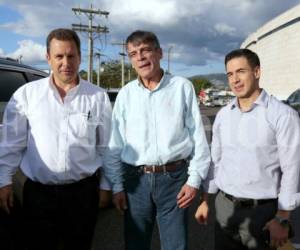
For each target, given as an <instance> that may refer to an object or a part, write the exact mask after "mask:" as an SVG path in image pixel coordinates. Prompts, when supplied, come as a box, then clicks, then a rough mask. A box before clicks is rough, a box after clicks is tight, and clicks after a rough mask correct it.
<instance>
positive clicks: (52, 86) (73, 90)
mask: <svg viewBox="0 0 300 250" xmlns="http://www.w3.org/2000/svg"><path fill="white" fill-rule="evenodd" d="M78 77H79V76H78ZM49 85H50V88H51V89H52V90H53V91H54V92H55V93H56V94H57V95H58V96H60V95H59V92H58V90H57V88H56V86H55V85H54V82H53V74H51V75H50V77H49ZM81 85H82V79H81V78H80V77H79V83H78V84H77V85H76V86H75V87H73V88H71V89H70V90H69V91H68V92H67V94H66V97H67V96H68V97H73V96H75V95H76V94H77V93H78V91H79V89H80V88H81Z"/></svg>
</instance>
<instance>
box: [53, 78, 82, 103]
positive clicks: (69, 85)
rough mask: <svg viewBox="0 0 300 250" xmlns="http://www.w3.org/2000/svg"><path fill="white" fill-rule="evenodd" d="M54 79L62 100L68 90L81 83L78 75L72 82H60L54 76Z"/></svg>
mask: <svg viewBox="0 0 300 250" xmlns="http://www.w3.org/2000/svg"><path fill="white" fill-rule="evenodd" d="M52 80H53V84H54V86H55V87H56V89H57V91H58V93H59V95H60V97H61V99H62V100H64V98H65V96H66V95H67V92H68V91H69V90H70V89H72V88H74V87H75V86H76V85H77V84H78V83H79V79H78V77H77V78H76V79H75V80H74V81H73V82H70V83H64V82H60V81H58V80H56V79H55V77H54V76H53V77H52Z"/></svg>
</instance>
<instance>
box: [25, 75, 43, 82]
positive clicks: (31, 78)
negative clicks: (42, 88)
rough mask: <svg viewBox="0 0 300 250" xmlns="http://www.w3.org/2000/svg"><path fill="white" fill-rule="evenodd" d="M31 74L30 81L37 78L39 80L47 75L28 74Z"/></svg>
mask: <svg viewBox="0 0 300 250" xmlns="http://www.w3.org/2000/svg"><path fill="white" fill-rule="evenodd" d="M27 75H29V78H30V79H29V82H32V81H36V80H39V79H41V78H44V77H45V76H41V75H38V74H27Z"/></svg>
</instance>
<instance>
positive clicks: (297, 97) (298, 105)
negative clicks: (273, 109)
mask: <svg viewBox="0 0 300 250" xmlns="http://www.w3.org/2000/svg"><path fill="white" fill-rule="evenodd" d="M285 103H286V104H288V105H290V106H291V107H292V108H294V109H295V110H296V111H297V112H298V114H299V116H300V89H297V90H295V91H294V92H293V93H292V94H291V95H290V96H289V97H288V98H287V100H286V101H285Z"/></svg>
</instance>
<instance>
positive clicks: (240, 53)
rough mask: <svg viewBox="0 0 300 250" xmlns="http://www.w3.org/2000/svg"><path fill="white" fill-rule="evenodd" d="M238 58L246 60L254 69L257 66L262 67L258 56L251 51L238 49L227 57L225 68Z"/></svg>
mask: <svg viewBox="0 0 300 250" xmlns="http://www.w3.org/2000/svg"><path fill="white" fill-rule="evenodd" d="M237 57H244V58H246V60H247V61H248V63H249V65H250V66H251V67H252V68H253V69H254V68H255V67H257V66H258V67H260V61H259V58H258V55H257V54H256V53H255V52H253V51H252V50H250V49H236V50H233V51H231V52H229V53H228V54H227V55H226V56H225V67H226V65H227V63H228V61H230V60H231V59H233V58H237Z"/></svg>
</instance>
